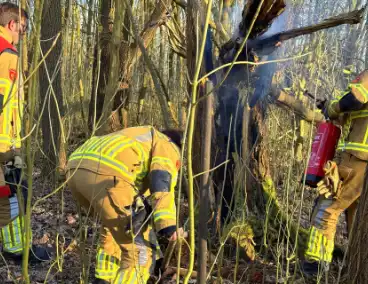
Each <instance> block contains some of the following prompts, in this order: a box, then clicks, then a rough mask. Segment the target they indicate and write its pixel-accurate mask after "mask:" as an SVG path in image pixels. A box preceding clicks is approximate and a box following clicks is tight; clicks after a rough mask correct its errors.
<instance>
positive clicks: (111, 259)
mask: <svg viewBox="0 0 368 284" xmlns="http://www.w3.org/2000/svg"><path fill="white" fill-rule="evenodd" d="M180 148H181V133H180V132H178V131H176V130H167V131H163V132H159V131H158V130H156V129H155V128H154V127H151V126H142V127H132V128H126V129H124V130H121V131H118V132H114V133H112V134H109V135H105V136H95V137H92V138H91V139H89V140H87V141H86V142H85V143H84V144H83V145H82V146H80V147H79V148H78V149H77V150H76V151H75V152H74V153H73V154H72V155H71V156H70V158H69V161H68V164H67V180H68V186H69V187H70V189H71V191H72V193H73V196H74V197H75V199H76V200H77V201H78V203H79V204H80V205H81V206H82V207H84V208H85V209H86V210H87V212H89V214H90V215H92V216H95V217H96V216H98V217H99V218H101V222H102V226H101V234H100V241H99V248H98V252H97V257H96V258H97V259H96V262H97V263H96V272H95V276H96V282H95V283H146V282H147V280H148V278H149V277H150V275H151V274H152V273H153V271H154V268H155V263H156V260H157V259H159V258H161V255H162V254H161V252H160V248H159V245H158V242H159V241H160V239H163V240H166V241H167V240H169V239H170V240H174V239H176V230H177V227H176V207H175V202H174V198H175V197H174V187H175V186H176V182H177V176H178V170H179V168H180ZM150 208H152V209H150ZM150 216H152V218H149V217H150ZM155 232H157V235H156V233H155ZM156 236H157V238H156Z"/></svg>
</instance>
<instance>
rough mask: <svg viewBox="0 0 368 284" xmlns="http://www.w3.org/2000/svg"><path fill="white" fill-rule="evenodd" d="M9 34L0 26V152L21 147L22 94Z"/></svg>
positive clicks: (17, 60)
mask: <svg viewBox="0 0 368 284" xmlns="http://www.w3.org/2000/svg"><path fill="white" fill-rule="evenodd" d="M11 41H12V37H11V34H10V33H9V32H8V31H7V30H6V29H5V28H3V27H1V26H0V48H1V49H2V52H1V54H0V152H1V153H3V152H7V151H9V150H11V149H12V148H13V149H19V148H20V147H21V139H20V138H21V132H20V131H21V119H22V118H23V104H24V94H23V88H22V87H21V84H22V75H21V73H20V72H19V68H18V66H19V65H18V64H19V57H18V52H17V50H16V49H15V47H14V46H12V44H11Z"/></svg>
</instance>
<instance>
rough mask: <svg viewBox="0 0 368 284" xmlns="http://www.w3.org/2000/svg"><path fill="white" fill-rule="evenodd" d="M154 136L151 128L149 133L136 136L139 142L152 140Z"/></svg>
mask: <svg viewBox="0 0 368 284" xmlns="http://www.w3.org/2000/svg"><path fill="white" fill-rule="evenodd" d="M152 139H153V137H152V131H151V130H149V131H148V132H147V133H144V134H141V135H138V136H136V137H135V140H137V141H139V142H150V141H152Z"/></svg>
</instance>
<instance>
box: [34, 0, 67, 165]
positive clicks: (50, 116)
mask: <svg viewBox="0 0 368 284" xmlns="http://www.w3.org/2000/svg"><path fill="white" fill-rule="evenodd" d="M42 14H43V17H42V30H41V40H42V41H41V48H42V51H43V53H44V54H45V53H46V51H48V50H49V49H50V47H51V46H52V43H53V41H51V40H50V39H51V38H54V37H55V36H56V35H57V34H58V33H59V32H60V31H61V3H60V1H58V0H50V1H47V2H45V4H44V6H43V12H42ZM61 52H62V43H61V41H60V40H58V41H57V43H56V46H55V47H54V48H53V50H52V51H51V53H50V55H49V56H48V57H47V59H46V60H45V62H44V64H42V66H41V68H40V81H39V82H40V96H41V100H40V104H41V108H42V104H43V103H44V102H45V103H46V107H45V111H44V112H43V114H42V133H43V135H42V137H43V151H44V154H45V155H46V157H48V159H49V161H48V163H46V164H48V165H45V166H48V169H50V168H52V169H54V168H55V167H57V166H58V162H59V147H60V139H64V137H61V136H60V130H61V125H62V121H61V118H62V117H63V115H64V108H63V97H62V88H61V73H60V72H59V71H58V65H59V64H60V62H59V60H60V54H61ZM50 80H51V82H50ZM50 166H52V167H50Z"/></svg>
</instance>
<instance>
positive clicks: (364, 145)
mask: <svg viewBox="0 0 368 284" xmlns="http://www.w3.org/2000/svg"><path fill="white" fill-rule="evenodd" d="M321 108H322V109H323V113H324V114H325V116H326V117H328V118H329V119H331V120H335V121H338V122H339V123H340V125H341V126H342V136H341V139H340V141H339V144H338V149H337V150H338V152H340V158H339V160H336V163H335V165H337V171H336V173H335V174H334V175H333V176H332V175H329V176H328V177H327V176H326V178H325V179H324V180H322V181H321V182H320V184H319V185H318V189H320V190H321V192H323V194H322V195H320V196H319V198H318V200H317V203H316V206H315V208H314V210H313V213H312V218H311V228H310V235H309V241H308V247H307V250H306V252H305V258H306V261H304V262H303V264H302V270H303V272H304V273H305V274H306V275H309V276H316V274H317V272H318V271H321V268H322V270H323V269H324V268H326V265H327V266H328V264H329V263H330V262H331V261H332V253H333V249H334V237H335V232H336V225H337V222H338V218H339V216H340V214H341V213H342V212H344V211H346V213H347V223H348V231H350V230H351V228H352V223H353V219H354V215H355V211H356V205H357V200H358V198H359V196H360V194H361V192H362V188H363V182H364V176H365V172H366V168H367V161H368V71H367V70H365V71H363V72H362V73H361V74H360V75H359V76H358V77H357V78H356V79H355V80H353V81H352V82H351V84H349V86H348V90H347V91H346V92H345V93H344V94H343V95H342V96H340V97H338V98H337V99H333V100H331V101H327V102H323V103H322V104H321ZM330 164H331V165H332V166H333V164H334V162H332V163H331V162H330ZM330 170H332V171H333V169H330ZM326 188H330V189H332V190H330V192H329V193H328V194H326V193H327V191H326ZM321 263H322V264H323V266H319V265H320V264H321Z"/></svg>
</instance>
